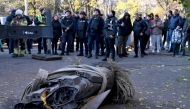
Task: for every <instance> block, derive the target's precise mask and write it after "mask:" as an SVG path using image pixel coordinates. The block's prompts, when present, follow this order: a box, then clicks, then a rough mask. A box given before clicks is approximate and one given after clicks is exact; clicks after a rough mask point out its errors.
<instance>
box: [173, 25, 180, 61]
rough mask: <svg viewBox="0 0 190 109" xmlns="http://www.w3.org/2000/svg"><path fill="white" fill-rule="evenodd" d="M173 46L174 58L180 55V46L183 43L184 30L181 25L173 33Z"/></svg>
mask: <svg viewBox="0 0 190 109" xmlns="http://www.w3.org/2000/svg"><path fill="white" fill-rule="evenodd" d="M171 42H172V44H173V57H174V56H175V55H178V53H179V48H180V44H181V42H182V28H181V25H180V24H179V25H178V26H177V27H176V29H175V30H174V31H173V33H172V41H171Z"/></svg>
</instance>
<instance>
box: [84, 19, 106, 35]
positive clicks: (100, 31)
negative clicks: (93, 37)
mask: <svg viewBox="0 0 190 109" xmlns="http://www.w3.org/2000/svg"><path fill="white" fill-rule="evenodd" d="M93 20H97V21H98V24H97V30H93V28H92V27H93V25H94V24H93ZM103 29H104V19H103V18H102V17H101V16H99V17H95V16H93V17H92V18H91V19H90V21H89V24H88V28H87V32H88V33H90V32H91V33H97V34H103Z"/></svg>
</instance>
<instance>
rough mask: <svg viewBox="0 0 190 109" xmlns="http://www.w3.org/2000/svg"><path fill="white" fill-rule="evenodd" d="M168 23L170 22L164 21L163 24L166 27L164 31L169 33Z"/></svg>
mask: <svg viewBox="0 0 190 109" xmlns="http://www.w3.org/2000/svg"><path fill="white" fill-rule="evenodd" d="M168 22H169V20H168V19H165V20H164V22H163V25H164V27H163V29H162V31H165V32H166V31H168Z"/></svg>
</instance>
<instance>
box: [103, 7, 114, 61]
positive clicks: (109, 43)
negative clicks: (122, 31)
mask: <svg viewBox="0 0 190 109" xmlns="http://www.w3.org/2000/svg"><path fill="white" fill-rule="evenodd" d="M104 30H105V34H106V36H105V44H106V56H105V58H104V59H103V60H102V61H107V58H109V57H110V53H111V54H112V56H111V59H112V61H115V47H114V45H115V37H116V34H117V18H116V17H115V11H113V10H112V11H111V12H110V13H109V15H108V18H107V19H106V24H105V26H104Z"/></svg>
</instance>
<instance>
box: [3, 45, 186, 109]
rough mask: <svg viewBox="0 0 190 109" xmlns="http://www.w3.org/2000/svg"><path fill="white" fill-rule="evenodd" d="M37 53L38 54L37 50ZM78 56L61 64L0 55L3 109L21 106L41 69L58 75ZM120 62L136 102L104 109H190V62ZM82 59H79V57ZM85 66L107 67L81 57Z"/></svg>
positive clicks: (148, 58)
mask: <svg viewBox="0 0 190 109" xmlns="http://www.w3.org/2000/svg"><path fill="white" fill-rule="evenodd" d="M32 52H33V53H36V52H37V50H36V49H33V50H32ZM76 55H77V53H71V56H69V57H68V56H63V60H59V61H40V60H33V59H31V55H29V54H27V55H26V56H25V57H23V58H15V59H13V58H12V57H11V55H10V54H8V50H5V52H4V53H1V52H0V109H13V107H14V105H15V104H16V103H17V102H19V99H20V97H21V94H22V93H23V90H24V88H25V86H26V85H27V84H28V83H29V82H30V81H31V80H33V79H34V78H35V76H36V73H37V72H38V69H39V68H42V69H45V70H48V71H54V70H57V69H59V68H61V67H63V66H66V65H68V64H69V63H71V60H73V61H75V60H76V58H77V57H76ZM133 55H134V54H133V53H132V52H130V55H129V57H127V58H122V59H121V58H118V57H117V58H116V62H117V63H118V65H120V66H122V67H124V68H127V69H130V70H131V72H132V74H131V80H132V83H133V84H134V87H135V89H136V94H135V97H134V99H132V100H131V101H129V102H128V103H127V104H126V105H121V104H114V103H111V102H109V103H107V104H103V106H102V107H101V108H100V109H116V108H118V109H119V108H122V109H190V104H189V102H190V61H188V59H187V58H185V57H184V58H177V57H172V56H166V55H162V56H161V55H149V56H145V57H144V58H137V59H134V58H133ZM78 58H79V57H78ZM80 58H81V63H84V64H89V65H95V64H97V63H98V64H101V65H106V64H107V63H106V62H102V61H101V59H103V57H100V59H98V60H96V59H94V57H93V58H91V59H87V58H85V57H80Z"/></svg>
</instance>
